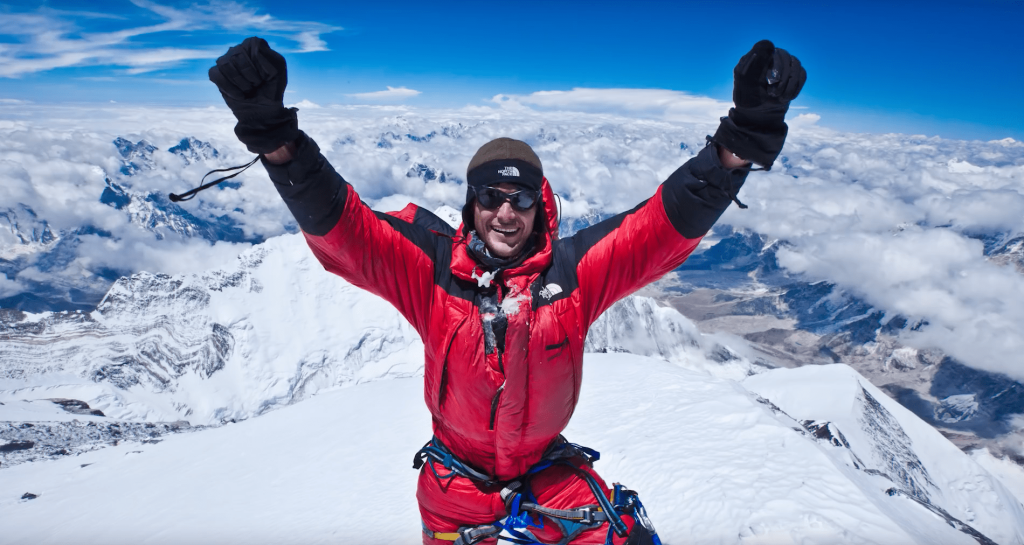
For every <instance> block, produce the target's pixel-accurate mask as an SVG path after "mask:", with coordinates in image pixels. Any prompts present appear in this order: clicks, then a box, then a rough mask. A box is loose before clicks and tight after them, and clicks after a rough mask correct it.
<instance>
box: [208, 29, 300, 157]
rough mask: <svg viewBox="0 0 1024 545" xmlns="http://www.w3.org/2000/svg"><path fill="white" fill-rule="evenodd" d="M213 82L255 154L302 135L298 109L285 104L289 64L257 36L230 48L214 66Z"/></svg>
mask: <svg viewBox="0 0 1024 545" xmlns="http://www.w3.org/2000/svg"><path fill="white" fill-rule="evenodd" d="M209 75H210V81H212V82H213V83H214V84H216V85H217V89H219V90H220V94H221V96H223V97H224V102H226V103H227V105H228V108H231V113H233V114H235V118H237V119H238V124H236V125H235V135H236V136H238V139H239V140H241V141H242V143H243V144H245V146H246V147H247V148H249V151H251V152H253V153H261V154H263V153H270V152H272V151H274V150H276V149H278V148H280V147H281V146H283V145H284V144H287V143H288V142H291V141H293V140H295V139H296V138H298V137H299V134H300V133H299V122H298V118H297V117H296V115H295V112H297V111H298V110H297V109H295V108H285V107H284V88H285V87H286V86H287V85H288V66H287V64H286V63H285V61H284V57H282V56H281V55H280V54H279V53H277V52H276V51H274V50H273V49H271V48H270V45H268V44H267V42H266V40H264V39H263V38H257V37H255V36H253V37H251V38H246V39H245V41H244V42H242V43H240V44H238V45H236V46H234V47H232V48H231V49H228V52H227V53H225V54H224V56H222V57H221V58H219V59H217V65H216V66H214V67H212V68H210V72H209Z"/></svg>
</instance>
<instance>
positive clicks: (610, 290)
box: [572, 40, 807, 325]
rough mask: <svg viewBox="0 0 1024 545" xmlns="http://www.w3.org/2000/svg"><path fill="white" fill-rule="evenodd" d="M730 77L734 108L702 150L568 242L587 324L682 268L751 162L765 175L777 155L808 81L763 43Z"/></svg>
mask: <svg viewBox="0 0 1024 545" xmlns="http://www.w3.org/2000/svg"><path fill="white" fill-rule="evenodd" d="M733 76H734V87H733V101H734V102H735V107H734V108H732V109H730V110H729V116H728V117H723V118H722V122H721V124H720V125H719V129H718V131H717V132H716V133H715V136H714V137H709V139H708V146H707V147H705V148H704V149H703V150H701V152H700V153H698V154H697V156H696V157H694V158H692V159H690V160H689V161H687V162H686V164H684V165H683V166H682V167H680V168H679V169H678V170H676V171H675V172H674V173H672V175H671V176H669V177H668V179H667V180H665V182H664V183H663V184H662V185H661V186H660V187H659V188H658V191H657V192H656V193H655V194H654V196H653V197H651V198H650V199H648V200H646V201H644V202H642V203H640V204H639V205H638V206H637V207H636V208H634V209H632V210H629V211H627V212H623V213H622V214H619V215H617V216H615V217H612V218H609V219H607V220H605V221H603V222H601V223H599V224H597V225H594V226H592V227H589V228H587V229H583V230H582V231H580V232H579V233H577V234H576V235H575V236H573V238H572V246H573V251H574V253H575V259H576V278H577V281H578V282H579V286H580V292H581V295H582V301H583V305H582V309H583V314H584V316H583V320H584V322H585V323H586V324H587V325H589V324H591V323H593V321H594V320H596V319H597V317H598V316H600V315H601V313H602V312H604V311H605V310H606V309H607V308H608V307H610V306H611V305H612V304H613V303H614V302H615V301H617V300H619V299H620V298H622V297H624V296H626V295H629V294H630V293H632V292H634V291H636V290H638V289H640V288H641V287H643V286H645V285H647V284H649V283H651V282H653V281H655V280H657V279H659V278H661V277H662V276H664V275H665V274H666V273H668V272H669V271H671V270H673V269H675V268H676V267H678V266H679V265H681V264H682V263H683V261H685V260H686V258H687V257H689V255H690V254H691V253H692V252H693V250H694V249H695V248H696V247H697V244H698V243H699V242H700V240H701V238H703V237H704V235H705V234H707V232H708V231H709V230H710V229H711V227H712V226H713V225H714V224H715V222H716V221H718V218H719V217H720V216H721V215H722V213H724V212H725V210H726V208H728V207H729V204H730V203H731V202H733V201H735V202H737V203H739V201H738V199H737V194H738V193H739V190H740V188H741V187H743V184H744V182H745V181H746V178H747V174H748V173H749V172H750V170H751V169H750V163H751V161H752V162H754V163H757V164H758V165H760V166H761V167H762V168H763V169H764V170H768V169H770V168H771V165H772V163H774V162H775V159H776V158H777V157H778V155H779V153H780V152H781V151H782V145H783V143H784V142H785V139H786V134H787V131H788V127H787V126H786V123H785V115H786V112H787V111H788V109H789V103H790V101H791V100H793V99H794V98H796V96H797V95H798V94H799V93H800V90H801V89H802V87H803V84H804V81H806V77H807V76H806V72H805V71H804V69H803V67H802V66H801V65H800V61H799V60H797V59H796V57H793V56H792V55H790V54H789V53H787V52H786V51H785V50H782V49H776V48H775V46H774V45H773V44H772V43H771V42H769V41H767V40H763V41H761V42H758V43H757V44H755V45H754V47H753V48H752V49H751V50H750V52H748V53H747V54H746V55H744V56H743V57H742V58H741V59H740V62H739V64H737V66H736V69H735V70H734V71H733ZM740 206H743V205H742V204H741V205H740ZM744 208H745V206H744Z"/></svg>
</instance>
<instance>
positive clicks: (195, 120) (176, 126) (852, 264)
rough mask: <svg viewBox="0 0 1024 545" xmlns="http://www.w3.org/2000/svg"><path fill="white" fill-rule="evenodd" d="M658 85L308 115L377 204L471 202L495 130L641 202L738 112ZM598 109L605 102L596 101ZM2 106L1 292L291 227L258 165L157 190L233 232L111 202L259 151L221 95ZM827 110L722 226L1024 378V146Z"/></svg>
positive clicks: (571, 179)
mask: <svg viewBox="0 0 1024 545" xmlns="http://www.w3.org/2000/svg"><path fill="white" fill-rule="evenodd" d="M591 91H592V90H591ZM645 93H646V94H645ZM663 94H664V93H663ZM670 94H671V93H670ZM648 95H650V92H646V91H643V90H641V91H637V92H636V93H634V94H633V95H631V94H630V92H629V90H618V91H614V92H612V91H608V90H605V92H597V93H595V92H590V91H588V90H580V89H576V90H573V91H564V92H549V93H534V94H532V95H528V96H508V97H504V98H496V100H495V101H494V102H493V103H491V104H488V105H484V106H468V107H465V108H462V109H458V110H424V109H412V108H408V107H396V106H326V107H317V108H313V107H312V106H313V105H312V104H310V103H307V104H305V105H304V106H306V107H302V105H300V108H301V111H300V113H299V117H300V121H301V126H302V127H303V128H304V129H305V130H306V131H307V132H308V133H309V134H310V135H311V136H312V137H313V138H314V139H316V140H317V142H318V143H319V144H320V146H321V148H322V149H323V150H324V154H325V155H326V156H327V157H328V158H329V159H330V160H331V162H332V163H333V164H334V166H335V167H336V168H337V169H338V171H339V172H340V173H341V174H342V175H343V176H344V177H345V178H346V179H347V180H349V181H350V182H351V183H352V184H353V185H354V186H355V188H356V190H357V191H359V192H360V195H361V196H362V198H363V199H364V200H365V201H367V202H368V203H369V204H371V205H372V206H375V207H376V208H378V209H382V210H385V209H386V210H393V209H398V208H400V207H401V206H403V205H404V204H405V203H407V202H410V201H412V202H417V203H419V204H422V205H424V206H426V207H428V208H430V209H434V208H436V207H438V206H440V205H449V206H453V207H456V208H458V207H460V206H461V204H462V203H463V202H464V199H465V188H464V186H463V185H462V183H463V180H464V179H465V167H466V164H467V163H468V161H469V158H470V157H471V156H472V154H473V153H474V152H475V151H476V149H477V148H478V147H479V146H480V145H481V144H483V143H484V142H486V141H488V140H490V139H492V138H495V137H498V136H511V137H514V138H520V139H523V140H525V141H527V142H529V143H530V144H531V145H532V146H533V147H534V148H535V149H536V150H537V152H538V154H539V155H540V157H541V160H542V161H543V163H544V171H545V175H546V176H547V178H548V179H549V180H550V181H551V183H552V186H553V187H554V188H555V190H556V191H557V192H559V193H560V195H561V197H562V210H563V217H564V219H566V220H571V219H578V218H585V217H591V218H592V217H596V216H598V215H605V214H612V213H616V212H620V211H623V210H627V209H629V208H632V207H633V206H634V205H636V203H637V202H639V201H641V200H643V199H644V198H646V197H647V196H649V195H651V194H653V192H654V191H655V189H656V188H657V185H658V184H659V183H660V182H661V181H663V180H664V179H665V178H666V177H667V176H668V175H669V174H671V173H672V171H673V170H675V169H676V168H678V166H679V165H681V164H682V163H684V162H685V161H686V160H687V159H688V158H689V157H691V156H693V155H694V154H695V153H696V152H697V151H698V150H699V149H700V148H701V147H702V146H703V145H704V136H705V135H706V134H709V133H712V132H713V131H714V128H715V121H716V119H715V115H713V114H714V112H713V111H714V110H716V108H719V107H721V108H723V110H722V111H720V112H719V113H720V114H721V113H725V111H724V108H725V107H726V105H719V104H711V103H707V104H705V103H703V102H700V101H691V102H687V99H686V97H685V96H683V97H680V96H676V95H681V94H671V96H669V95H665V96H662V95H658V96H648ZM630 96H633V97H634V99H635V101H631V99H629V97H630ZM609 101H611V103H615V104H617V105H618V106H615V107H614V108H613V107H609V106H608V105H607V104H605V103H607V102H609ZM679 101H682V102H679ZM710 102H714V101H710ZM679 104H683V105H682V106H680V105H679ZM687 104H688V105H687ZM594 109H601V110H602V111H603V112H604V113H587V112H588V111H592V110H594ZM609 110H610V111H613V112H617V113H607V112H608V111H609ZM688 112H689V113H688ZM624 113H625V114H629V116H630V117H625V116H623V115H620V114H624ZM796 113H798V112H794V114H796ZM637 116H640V118H638V117H637ZM793 118H796V116H795V115H794V116H793ZM0 119H4V120H5V121H0V138H2V142H0V164H2V165H3V168H2V169H0V212H4V211H9V212H8V215H7V216H6V217H8V218H10V217H12V216H16V217H17V221H15V222H12V221H10V219H8V221H7V222H6V223H5V222H4V221H3V218H2V217H0V259H4V260H7V261H8V262H11V261H12V260H15V259H20V260H21V261H20V263H22V264H23V265H24V266H23V267H21V268H19V269H18V270H17V271H14V270H12V269H9V270H8V273H7V274H6V276H5V277H0V298H4V297H10V296H13V295H16V294H17V293H20V292H24V291H25V290H30V289H33V286H37V285H38V284H39V283H45V282H55V281H56V279H61V281H63V282H65V283H67V284H74V283H75V282H77V281H79V280H80V279H82V278H86V277H89V276H90V275H97V274H103V273H102V271H104V270H107V271H114V272H115V273H117V274H125V273H128V272H136V271H141V270H147V271H151V272H166V273H178V272H190V271H201V270H205V269H208V268H210V267H212V266H214V265H217V264H220V263H224V262H227V261H228V260H230V259H233V258H234V256H236V255H237V254H238V253H239V252H240V251H242V250H243V249H245V248H248V247H249V246H250V245H251V244H252V243H254V242H259V241H261V240H263V239H265V238H267V237H271V236H276V235H279V234H282V233H284V232H288V231H294V230H295V226H294V221H293V220H292V219H291V217H290V216H289V214H288V212H287V210H286V209H285V207H284V206H283V205H282V204H281V203H280V200H279V199H278V197H277V195H276V192H275V191H274V190H273V188H272V186H271V185H270V182H269V180H267V178H266V174H265V173H264V172H263V171H262V169H260V168H259V166H258V165H257V166H255V167H253V168H252V169H251V170H250V171H247V172H246V173H244V174H242V175H241V176H239V177H238V178H236V179H235V180H238V181H241V182H242V183H241V185H232V186H229V187H226V188H224V189H221V190H217V189H214V190H209V191H206V192H204V193H202V194H200V195H199V197H197V198H196V199H195V200H194V201H191V202H189V203H184V205H183V206H182V207H180V208H179V207H177V206H176V205H170V204H169V203H157V204H159V205H160V206H161V207H163V208H161V210H163V212H162V213H167V214H170V215H171V216H174V215H175V214H178V215H180V214H183V213H187V214H191V215H192V216H194V218H195V219H196V221H197V222H200V223H201V222H207V223H211V224H213V223H216V224H217V225H226V226H229V227H230V228H231V229H234V230H235V231H232V232H235V233H238V234H237V236H233V238H232V239H231V240H219V241H217V240H212V239H211V237H210V236H199V235H196V234H195V233H192V232H189V231H187V230H185V231H181V230H179V231H180V232H179V231H175V230H174V229H172V228H170V227H166V226H162V225H163V224H159V223H158V224H154V225H149V226H148V227H146V226H142V225H140V224H139V223H138V222H137V221H135V220H133V218H136V219H137V218H138V217H139V216H138V215H137V214H136V215H135V216H133V215H132V214H133V213H132V212H131V207H122V208H117V207H116V206H112V204H111V202H109V201H108V202H101V196H102V195H103V194H104V191H105V189H106V188H108V187H111V186H110V184H114V185H116V186H117V187H118V188H122V189H123V190H124V191H126V192H134V194H137V195H143V196H145V195H165V194H166V193H167V192H171V191H173V192H177V193H180V192H182V191H184V190H186V189H188V188H190V187H193V186H194V185H196V184H197V182H198V181H199V179H200V178H201V177H202V175H203V174H205V173H206V171H207V170H210V169H212V168H219V167H224V166H231V165H238V164H243V163H245V162H248V161H249V160H250V159H251V155H250V154H248V153H247V152H246V151H245V150H244V148H243V147H242V146H241V145H240V144H239V143H237V141H236V140H235V139H234V135H233V134H232V130H231V129H232V126H233V119H232V118H231V116H230V114H229V113H228V112H227V110H226V109H223V108H215V109H154V108H136V107H116V106H111V107H109V108H103V109H89V110H85V109H76V108H71V107H42V106H38V107H37V106H33V105H25V104H0ZM816 120H817V115H816V114H813V113H804V114H803V115H802V116H800V117H799V118H797V119H796V121H795V122H792V123H791V125H792V131H791V135H790V139H789V141H788V143H787V146H786V148H785V150H784V151H783V154H782V157H780V160H779V161H778V162H777V163H776V164H775V165H774V168H773V169H772V171H770V172H768V173H755V174H752V175H751V176H750V178H749V180H748V183H747V185H746V186H745V187H744V189H743V192H742V193H741V195H740V199H741V200H742V201H744V202H745V203H746V204H748V205H749V206H750V209H749V210H739V209H737V208H736V207H732V208H730V210H729V211H728V212H727V213H726V214H725V216H723V218H722V220H721V222H720V223H721V224H728V225H732V226H733V227H735V228H737V229H746V230H749V231H753V232H757V233H760V234H762V235H765V236H767V237H768V238H769V239H770V240H779V241H783V243H782V244H783V247H782V248H781V249H780V250H779V251H778V254H777V255H778V260H779V264H780V265H781V266H782V267H783V268H784V269H785V270H786V271H787V272H788V273H790V274H792V275H803V277H804V278H805V279H809V280H826V281H829V282H833V283H835V284H837V285H838V286H840V287H842V288H843V289H846V290H848V291H850V292H851V293H854V294H856V295H857V296H858V297H861V298H863V299H864V300H866V301H867V302H868V303H870V304H871V305H873V306H875V307H876V308H878V309H881V310H883V311H885V312H886V314H887V318H891V317H893V316H896V315H901V316H903V317H905V318H906V319H908V320H909V321H910V322H911V323H913V324H916V325H915V327H914V328H908V329H906V330H904V333H903V334H902V335H903V337H904V338H903V340H904V342H906V343H908V344H910V345H912V346H918V347H922V348H924V347H938V348H940V349H942V350H943V351H945V352H947V353H948V354H950V355H953V356H955V357H956V358H958V359H960V360H961V361H963V362H965V363H967V364H968V365H971V366H975V367H978V368H982V369H986V370H990V371H999V372H1003V373H1007V374H1009V375H1010V376H1012V377H1014V378H1016V379H1017V380H1021V379H1024V371H1022V370H1021V369H1024V366H1021V365H1020V364H1021V363H1022V362H1024V360H1022V359H1021V358H1022V356H1021V354H1022V353H1024V271H1022V270H1021V269H1022V268H1024V258H1022V252H1024V248H1020V246H1022V244H1021V243H1020V240H1015V239H1019V237H1021V236H1022V235H1024V219H1022V218H1024V143H1021V142H1017V141H1013V140H1010V139H1007V140H1002V141H992V142H979V141H971V142H968V141H956V140H943V139H938V138H927V137H924V136H912V135H894V134H890V135H868V134H849V133H838V132H834V131H830V130H827V129H823V128H819V127H817V126H816V125H815V123H814V122H815V121H816ZM118 137H123V138H124V139H125V140H127V141H128V142H131V143H133V144H135V143H138V142H140V141H143V140H144V141H146V142H148V143H149V144H151V145H152V146H153V148H155V151H152V152H151V153H149V155H148V156H147V157H148V159H147V160H148V161H149V162H148V163H147V164H146V165H141V164H140V165H139V166H140V168H139V169H137V170H135V171H132V169H130V168H129V169H128V172H130V175H128V174H126V173H125V172H126V171H125V170H124V169H126V168H128V167H126V164H128V163H131V161H132V160H131V159H129V158H127V157H125V156H124V155H123V154H122V153H120V152H119V151H118V148H117V147H116V146H115V145H114V144H113V142H114V141H115V139H117V138H118ZM187 137H195V138H196V139H198V140H199V141H202V142H208V143H210V144H211V145H212V147H213V148H216V149H217V150H218V151H219V155H218V156H217V157H208V158H205V159H203V160H199V161H193V162H190V163H188V164H186V161H185V160H184V159H183V158H182V157H181V156H179V155H176V154H174V153H171V152H168V151H167V150H169V149H171V148H172V147H174V146H176V145H177V144H178V143H179V142H180V141H181V140H182V139H185V138H187ZM139 161H141V159H140V160H139ZM142 167H144V168H142ZM151 198H155V197H151ZM136 201H138V202H142V200H140V199H136ZM136 201H133V202H136ZM147 202H148V201H147ZM27 210H31V213H30V212H28V211H27ZM33 215H34V216H33ZM15 223H16V224H17V225H16V226H15V225H14V224H15ZM151 223H152V222H151ZM193 223H195V222H193ZM168 225H170V224H168ZM87 226H88V227H89V229H84V230H83V229H82V228H83V227H87ZM47 228H48V229H49V230H50V231H51V232H52V236H54V237H57V238H59V233H61V232H65V233H67V232H69V231H72V230H76V229H77V230H79V231H78V234H77V237H78V240H79V241H80V242H79V243H78V244H77V245H75V246H74V247H73V248H70V249H69V250H68V251H69V252H71V255H70V256H68V258H67V260H66V264H65V265H62V266H59V267H54V266H50V267H47V266H45V265H46V264H45V263H37V262H34V261H32V260H33V259H37V258H34V257H33V256H43V255H49V254H46V251H47V248H48V246H47V244H49V245H51V246H52V245H53V244H57V242H54V241H53V240H51V239H49V238H47V236H45V235H44V233H43V231H45V229H47ZM33 230H35V231H33ZM33 232H35V233H36V234H35V235H32V233H33ZM190 233H191V234H190ZM33 237H34V238H33ZM108 274H109V272H108ZM33 282H34V283H33Z"/></svg>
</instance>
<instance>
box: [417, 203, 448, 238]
mask: <svg viewBox="0 0 1024 545" xmlns="http://www.w3.org/2000/svg"><path fill="white" fill-rule="evenodd" d="M412 222H413V224H415V225H419V226H420V227H423V228H426V229H429V230H431V231H436V232H438V233H441V234H442V235H445V236H449V237H454V236H455V228H454V227H452V226H451V225H448V222H446V221H444V220H443V219H441V218H439V217H437V216H436V215H434V213H433V212H430V211H429V210H425V209H423V208H420V207H416V217H415V218H413V220H412Z"/></svg>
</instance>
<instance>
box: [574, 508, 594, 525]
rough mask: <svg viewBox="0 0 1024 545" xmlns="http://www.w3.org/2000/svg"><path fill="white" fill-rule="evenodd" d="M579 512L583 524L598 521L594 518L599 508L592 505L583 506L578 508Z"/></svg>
mask: <svg viewBox="0 0 1024 545" xmlns="http://www.w3.org/2000/svg"><path fill="white" fill-rule="evenodd" d="M577 512H578V513H579V514H580V515H581V517H582V518H580V522H582V523H583V524H593V523H595V522H597V520H596V519H595V518H594V514H595V513H597V508H595V507H590V506H587V507H581V508H579V509H577Z"/></svg>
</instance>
